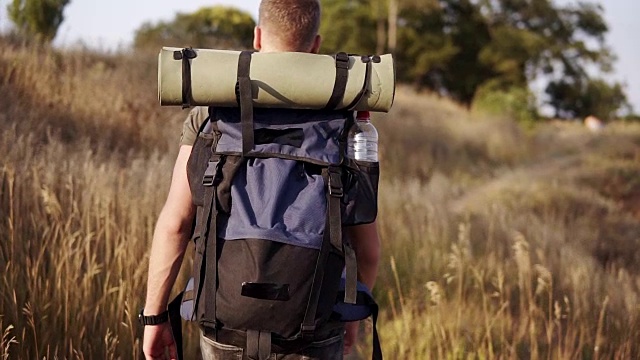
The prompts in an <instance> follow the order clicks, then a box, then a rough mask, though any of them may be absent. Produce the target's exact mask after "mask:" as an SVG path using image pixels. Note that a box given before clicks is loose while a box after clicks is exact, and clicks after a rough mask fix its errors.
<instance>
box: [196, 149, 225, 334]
mask: <svg viewBox="0 0 640 360" xmlns="http://www.w3.org/2000/svg"><path fill="white" fill-rule="evenodd" d="M214 156H215V155H214V154H212V155H211V158H210V159H209V164H208V166H207V169H206V171H205V174H204V178H203V179H202V184H203V185H204V186H205V195H204V207H205V208H204V211H203V212H202V214H203V216H202V217H201V218H200V224H199V226H198V228H199V229H201V231H202V232H201V235H200V238H199V242H198V243H197V244H196V252H197V254H196V255H197V256H196V259H197V261H196V263H195V264H194V265H195V268H194V293H195V294H196V298H195V303H194V310H195V312H196V319H197V320H198V321H199V323H200V324H201V325H203V326H208V327H213V328H215V326H216V317H215V314H216V313H215V307H216V291H215V290H216V288H217V286H218V284H217V277H218V274H217V273H218V259H217V257H218V255H217V236H218V235H217V226H216V225H217V212H218V210H217V208H216V205H215V204H216V202H217V199H216V197H217V196H216V192H217V187H218V185H219V183H220V180H221V178H220V176H221V174H222V171H221V169H222V164H223V163H224V160H225V157H224V156H222V157H221V158H220V159H219V160H217V159H216V158H214ZM203 288H207V289H213V291H212V292H210V293H208V294H209V295H210V296H211V299H207V298H203V297H202V295H203V292H202V289H203Z"/></svg>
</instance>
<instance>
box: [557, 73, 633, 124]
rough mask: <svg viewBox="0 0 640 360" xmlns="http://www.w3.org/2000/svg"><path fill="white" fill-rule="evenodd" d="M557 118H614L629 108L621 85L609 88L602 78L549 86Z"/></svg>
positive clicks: (564, 82)
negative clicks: (590, 116) (620, 110)
mask: <svg viewBox="0 0 640 360" xmlns="http://www.w3.org/2000/svg"><path fill="white" fill-rule="evenodd" d="M547 93H548V94H549V95H550V97H551V99H552V102H551V104H552V106H553V107H554V108H555V109H556V116H557V117H568V118H584V117H586V116H589V115H595V116H596V117H598V118H601V119H612V118H613V117H615V115H616V112H617V110H618V109H621V108H625V107H626V108H627V109H629V108H630V105H629V103H628V102H627V97H626V96H625V94H624V91H623V89H622V87H621V86H620V84H613V85H610V84H608V83H607V82H606V81H604V80H602V79H586V80H585V81H583V82H580V83H570V82H569V81H568V80H560V81H556V82H552V83H550V84H549V86H548V87H547Z"/></svg>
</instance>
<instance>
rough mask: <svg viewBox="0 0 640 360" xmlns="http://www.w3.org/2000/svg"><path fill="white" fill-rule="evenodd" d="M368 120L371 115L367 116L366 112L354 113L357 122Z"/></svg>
mask: <svg viewBox="0 0 640 360" xmlns="http://www.w3.org/2000/svg"><path fill="white" fill-rule="evenodd" d="M370 118H371V115H370V114H369V112H368V111H358V112H357V113H356V119H357V120H369V119H370Z"/></svg>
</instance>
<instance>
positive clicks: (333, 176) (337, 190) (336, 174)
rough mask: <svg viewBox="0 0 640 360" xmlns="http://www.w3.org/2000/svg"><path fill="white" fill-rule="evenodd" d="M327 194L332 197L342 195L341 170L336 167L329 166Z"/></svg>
mask: <svg viewBox="0 0 640 360" xmlns="http://www.w3.org/2000/svg"><path fill="white" fill-rule="evenodd" d="M328 180H329V184H328V185H329V195H330V196H334V197H342V195H343V193H344V192H343V187H342V171H340V169H338V168H329V179H328Z"/></svg>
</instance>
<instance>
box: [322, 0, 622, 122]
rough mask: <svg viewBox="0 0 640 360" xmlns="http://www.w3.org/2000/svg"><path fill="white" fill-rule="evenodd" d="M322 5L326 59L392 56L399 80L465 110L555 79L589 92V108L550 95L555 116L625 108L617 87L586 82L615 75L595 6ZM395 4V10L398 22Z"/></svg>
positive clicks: (498, 2) (482, 2)
mask: <svg viewBox="0 0 640 360" xmlns="http://www.w3.org/2000/svg"><path fill="white" fill-rule="evenodd" d="M321 3H322V6H323V11H324V23H323V25H322V28H321V34H322V36H323V38H324V43H325V47H324V50H325V51H326V52H329V53H332V52H336V51H339V50H343V51H348V52H355V53H371V52H373V51H391V52H394V55H395V58H396V60H397V69H398V80H399V81H402V82H407V83H411V84H414V85H415V86H416V87H418V88H428V89H431V90H433V91H435V92H437V93H439V94H441V95H447V96H449V97H451V98H453V99H455V100H457V101H459V102H461V103H463V104H465V105H471V104H472V102H473V101H474V99H475V98H476V97H477V95H478V94H477V92H478V91H479V90H481V89H487V88H494V87H495V86H496V84H499V87H500V91H507V92H511V90H510V89H514V88H515V89H524V88H526V87H527V86H528V84H530V83H531V82H532V81H534V80H539V79H540V78H542V79H544V80H545V81H547V82H549V83H550V84H552V85H551V87H554V86H555V87H557V83H558V82H559V81H560V82H564V83H565V84H564V85H563V89H564V87H567V86H568V87H575V89H573V90H572V91H574V92H576V93H578V94H585V93H586V92H589V93H590V94H591V95H590V97H589V99H588V101H589V104H588V105H586V104H579V103H578V102H576V101H574V100H572V99H568V98H565V97H564V93H565V92H564V90H563V91H557V89H551V88H550V89H549V90H548V91H547V95H548V96H549V98H548V103H549V104H550V105H551V106H553V107H554V108H555V109H556V111H557V112H558V113H559V114H560V115H561V116H569V115H571V114H574V113H582V112H583V110H582V108H584V107H588V108H589V111H594V112H595V111H597V112H600V113H609V114H610V113H611V111H615V110H616V109H617V108H615V106H623V105H624V101H621V100H620V98H621V96H624V92H623V91H622V88H621V86H620V85H618V84H613V85H611V89H609V90H607V89H606V87H605V86H604V85H603V84H595V83H592V82H591V81H590V80H589V76H588V74H587V71H586V69H590V70H592V69H595V70H600V71H602V72H604V73H607V72H609V71H611V69H612V62H613V60H614V57H613V56H612V54H611V52H610V50H609V49H608V48H607V47H606V44H605V43H604V36H605V35H606V33H607V31H608V26H607V24H606V22H605V20H604V18H603V8H602V6H601V5H598V4H595V3H589V2H577V3H576V4H570V5H566V6H560V5H556V4H555V3H554V2H553V1H551V0H404V1H403V0H348V1H340V0H322V1H321ZM393 4H395V5H397V6H398V11H397V15H394V14H396V12H394V11H392V9H393ZM394 25H397V31H394V28H395V26H394ZM385 31H386V33H385ZM381 44H382V46H381ZM590 83H591V85H588V84H590ZM554 84H556V85H554ZM505 89H507V90H505ZM587 90H588V91H587ZM490 92H494V91H493V90H492V91H490ZM485 95H486V94H485ZM483 96H484V95H483ZM584 101H586V100H584V99H583V102H584ZM567 107H569V108H567ZM612 107H613V110H608V108H612ZM596 108H597V109H596Z"/></svg>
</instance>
